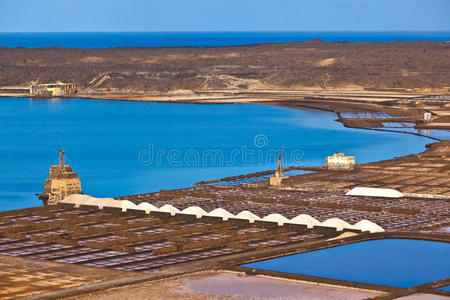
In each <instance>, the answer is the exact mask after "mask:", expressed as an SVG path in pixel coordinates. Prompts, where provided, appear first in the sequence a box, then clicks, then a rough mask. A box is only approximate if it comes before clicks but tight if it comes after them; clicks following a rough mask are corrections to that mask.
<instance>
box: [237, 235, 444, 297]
mask: <svg viewBox="0 0 450 300" xmlns="http://www.w3.org/2000/svg"><path fill="white" fill-rule="evenodd" d="M244 267H249V268H255V269H263V270H270V271H277V272H286V273H294V274H301V275H311V276H318V277H325V278H332V279H340V280H347V281H355V282H363V283H370V284H378V285H386V286H394V287H402V288H409V287H413V286H416V285H420V284H424V283H427V282H431V281H434V280H439V279H444V278H447V277H449V276H450V244H449V243H441V242H431V241H422V240H408V239H382V240H375V241H367V242H360V243H354V244H349V245H343V246H338V247H334V248H328V249H323V250H317V251H311V252H307V253H301V254H295V255H290V256H285V257H280V258H275V259H270V260H265V261H260V262H256V263H252V264H248V265H244Z"/></svg>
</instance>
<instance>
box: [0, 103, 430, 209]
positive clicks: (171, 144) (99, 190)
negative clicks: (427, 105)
mask: <svg viewBox="0 0 450 300" xmlns="http://www.w3.org/2000/svg"><path fill="white" fill-rule="evenodd" d="M0 112H1V118H0V139H1V142H0V210H8V209H14V208H22V207H29V206H36V205H41V202H40V201H39V200H38V199H37V197H36V196H35V193H40V192H41V191H42V188H43V184H44V180H45V178H47V177H48V170H49V166H50V165H52V164H56V163H57V158H58V152H57V150H58V149H59V148H63V149H64V150H65V151H66V154H67V162H68V164H70V165H72V166H73V168H74V171H76V172H78V175H79V177H80V178H81V181H82V188H83V191H84V192H85V193H87V194H90V195H93V196H97V197H110V196H121V195H131V194H138V193H147V192H154V191H158V190H159V189H175V188H182V187H188V186H190V185H191V184H192V183H195V182H198V181H201V180H209V179H214V178H223V177H226V176H234V175H238V174H246V173H251V172H257V171H263V170H269V169H273V168H274V167H275V165H276V162H275V159H276V155H275V154H276V153H278V152H279V150H280V148H281V147H282V146H284V147H285V151H286V159H287V161H286V165H288V166H289V165H313V166H320V165H323V164H324V158H325V156H327V155H330V154H332V153H334V152H345V153H347V154H349V155H355V156H356V160H357V162H370V161H377V160H382V159H390V158H392V157H394V156H401V155H406V154H411V153H417V152H422V151H423V150H424V149H425V144H427V143H430V142H433V141H432V140H430V139H427V138H423V137H418V136H413V135H405V134H398V133H384V132H376V131H366V130H358V129H347V128H344V127H343V126H342V125H341V124H340V123H338V122H335V121H334V120H335V119H336V116H335V115H334V114H333V113H329V112H321V111H314V110H293V109H287V108H280V107H273V106H266V105H253V104H223V105H197V104H170V103H145V102H127V101H105V100H88V99H67V100H31V99H27V98H0Z"/></svg>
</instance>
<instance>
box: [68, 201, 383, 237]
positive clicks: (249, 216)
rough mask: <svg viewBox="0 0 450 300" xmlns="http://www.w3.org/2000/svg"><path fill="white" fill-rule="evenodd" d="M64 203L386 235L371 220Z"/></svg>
mask: <svg viewBox="0 0 450 300" xmlns="http://www.w3.org/2000/svg"><path fill="white" fill-rule="evenodd" d="M62 202H63V203H72V204H74V205H75V207H80V205H89V206H97V207H98V208H99V209H103V208H104V207H116V208H120V209H121V210H122V211H123V212H125V211H127V209H134V210H143V211H145V213H147V214H148V213H150V212H152V211H157V212H165V213H170V215H172V216H174V215H176V214H184V215H194V216H196V218H198V219H199V218H201V217H203V216H210V217H219V218H222V220H224V221H226V220H228V219H230V218H234V219H241V220H248V221H249V222H250V223H253V222H255V221H264V222H274V223H277V224H278V225H279V226H283V225H284V224H297V225H306V226H307V227H308V228H313V227H314V226H324V227H331V228H336V230H337V231H342V230H344V229H357V230H361V231H369V232H370V233H375V232H384V229H383V228H382V227H380V226H379V225H377V224H375V223H373V222H371V221H368V220H362V221H359V222H358V223H356V224H355V225H350V224H349V223H347V222H345V221H343V220H341V219H339V218H331V219H327V220H326V221H324V222H320V221H318V220H317V219H315V218H313V217H312V216H310V215H306V214H301V215H298V216H296V217H295V218H292V219H291V220H289V219H288V218H286V217H285V216H283V215H280V214H276V213H275V214H270V215H267V216H265V217H264V218H260V217H258V216H257V215H255V214H254V213H252V212H250V211H248V210H244V211H241V212H240V213H238V214H237V215H233V214H232V213H230V212H228V211H227V210H225V209H223V208H216V209H214V210H212V211H211V212H209V213H208V212H206V211H205V210H203V209H202V208H201V207H198V206H190V207H188V208H185V209H183V210H182V211H180V210H179V209H178V208H176V207H174V206H172V205H170V204H165V205H163V206H161V207H160V208H158V207H156V206H154V205H152V204H150V203H147V202H143V203H140V204H139V205H136V204H134V203H133V202H131V201H128V200H114V199H113V198H94V197H91V196H88V195H82V194H73V195H70V196H68V197H66V198H65V199H64V200H63V201H62Z"/></svg>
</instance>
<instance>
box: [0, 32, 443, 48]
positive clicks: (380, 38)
mask: <svg viewBox="0 0 450 300" xmlns="http://www.w3.org/2000/svg"><path fill="white" fill-rule="evenodd" d="M312 39H321V40H323V41H327V42H338V41H347V42H351V43H359V42H394V41H419V40H420V41H450V32H449V31H431V32H430V31H421V32H407V31H402V32H395V31H391V32H381V31H380V32H377V31H372V32H363V31H361V32H344V31H335V32H324V31H320V32H313V31H304V32H82V33H81V32H78V33H77V32H70V33H0V47H25V48H39V47H65V48H85V49H97V48H114V47H216V46H238V45H248V44H261V43H286V42H302V41H309V40H312Z"/></svg>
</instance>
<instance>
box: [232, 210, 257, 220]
mask: <svg viewBox="0 0 450 300" xmlns="http://www.w3.org/2000/svg"><path fill="white" fill-rule="evenodd" d="M234 218H235V219H241V220H248V221H249V222H250V223H254V222H255V221H257V220H261V218H260V217H258V216H257V215H255V214H254V213H252V212H250V211H248V210H243V211H241V212H240V213H238V214H237V215H236V216H235V217H234Z"/></svg>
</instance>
